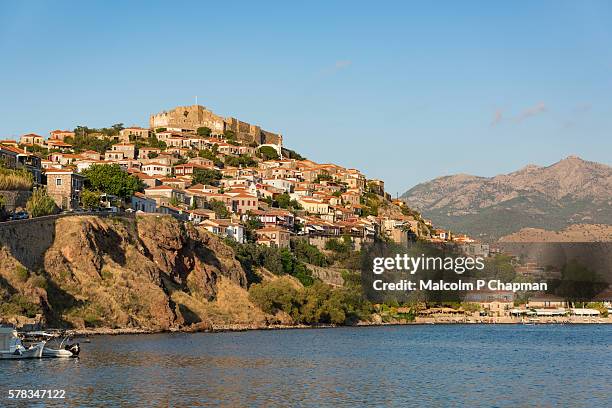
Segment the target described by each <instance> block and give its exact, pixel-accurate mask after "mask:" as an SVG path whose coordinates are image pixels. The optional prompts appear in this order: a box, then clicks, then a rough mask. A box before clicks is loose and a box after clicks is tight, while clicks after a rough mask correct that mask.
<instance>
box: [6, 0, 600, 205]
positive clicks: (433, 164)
mask: <svg viewBox="0 0 612 408" xmlns="http://www.w3.org/2000/svg"><path fill="white" fill-rule="evenodd" d="M294 3H296V2H244V3H232V2H206V3H205V2H187V1H183V2H176V3H173V2H168V1H164V2H150V1H146V2H145V1H143V2H121V3H119V2H116V3H115V4H111V2H102V1H99V2H90V1H87V2H83V1H81V2H45V1H41V2H32V1H24V2H2V3H0V55H1V59H0V74H1V76H0V77H1V78H2V80H1V86H0V112H2V114H1V116H0V117H1V120H0V138H13V137H18V136H19V135H21V134H23V133H27V132H36V133H39V134H44V135H47V134H48V131H49V130H52V129H56V128H74V127H75V126H76V125H79V124H82V125H87V126H90V127H98V126H105V125H111V124H113V123H118V122H123V123H125V124H126V125H131V124H138V125H146V124H147V120H148V115H149V114H150V113H153V112H158V111H160V110H163V109H168V108H171V107H173V106H176V105H179V104H192V103H193V101H194V97H195V96H196V95H197V96H198V98H199V102H200V103H201V104H203V105H205V106H207V107H209V108H211V109H212V110H213V111H215V112H217V113H219V114H222V115H224V116H228V115H232V116H235V117H238V118H240V119H243V120H246V121H250V122H254V123H257V124H260V125H261V126H262V127H263V128H265V129H269V130H271V131H278V132H281V133H283V134H284V135H285V144H286V145H287V146H288V147H290V148H293V149H295V150H297V151H299V152H301V153H302V154H304V155H306V156H308V157H309V158H312V159H313V160H316V161H319V162H337V163H339V164H342V165H346V166H350V167H356V168H359V169H361V170H363V171H364V172H365V173H366V174H367V176H368V177H371V178H374V177H376V178H382V179H384V180H385V181H386V182H387V190H388V191H389V192H391V193H392V194H393V195H395V193H396V192H400V193H401V192H403V191H404V190H406V189H407V188H409V187H411V186H413V185H415V184H416V183H419V182H422V181H425V180H428V179H430V178H433V177H436V176H440V175H445V174H451V173H471V174H477V175H486V176H490V175H495V174H499V173H503V172H508V171H512V170H515V169H518V168H520V167H522V166H524V165H526V164H528V163H536V164H545V165H548V164H551V163H553V162H555V161H557V160H559V159H561V158H563V157H565V156H568V155H570V154H577V155H579V156H581V157H583V158H585V159H588V160H593V161H599V162H604V163H607V164H611V163H610V162H611V158H612V3H610V2H606V1H601V2H596V1H571V2H563V1H538V2H533V1H522V2H521V1H516V2H514V1H513V2H488V1H483V2H477V1H462V2H458V1H446V2H421V3H416V2H380V3H373V2H355V1H350V2H333V4H329V3H331V2H320V3H315V2H303V3H304V4H294ZM306 3H307V4H306Z"/></svg>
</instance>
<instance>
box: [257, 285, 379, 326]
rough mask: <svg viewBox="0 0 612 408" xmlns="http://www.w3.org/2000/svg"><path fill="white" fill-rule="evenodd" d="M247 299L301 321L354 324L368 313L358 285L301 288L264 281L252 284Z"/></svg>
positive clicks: (368, 306)
mask: <svg viewBox="0 0 612 408" xmlns="http://www.w3.org/2000/svg"><path fill="white" fill-rule="evenodd" d="M249 298H250V299H251V301H252V302H253V303H255V304H256V305H257V306H259V307H260V308H261V309H262V310H263V311H264V312H266V313H270V314H275V313H277V312H278V311H283V312H285V313H287V314H288V315H289V316H291V318H292V319H293V320H294V321H295V322H297V323H304V324H321V323H322V324H353V323H355V322H356V321H359V320H367V319H369V317H370V313H371V305H370V304H369V303H368V302H367V301H365V300H363V297H362V296H361V294H360V292H359V289H358V288H352V287H345V288H336V289H334V288H332V287H330V286H329V285H327V284H325V283H323V282H315V283H314V284H313V285H312V286H310V287H307V288H300V289H298V288H296V287H295V286H294V285H292V284H291V283H290V282H289V281H287V280H283V279H277V280H274V281H268V282H263V283H259V284H254V285H252V286H251V288H250V289H249Z"/></svg>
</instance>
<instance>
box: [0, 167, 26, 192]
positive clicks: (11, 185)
mask: <svg viewBox="0 0 612 408" xmlns="http://www.w3.org/2000/svg"><path fill="white" fill-rule="evenodd" d="M32 181H33V178H32V173H30V172H29V171H27V170H25V169H20V170H12V169H7V168H6V167H0V190H10V191H12V190H30V189H31V188H32Z"/></svg>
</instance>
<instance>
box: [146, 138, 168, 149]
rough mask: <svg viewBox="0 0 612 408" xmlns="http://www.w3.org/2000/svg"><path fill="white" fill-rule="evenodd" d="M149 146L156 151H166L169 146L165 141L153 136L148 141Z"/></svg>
mask: <svg viewBox="0 0 612 408" xmlns="http://www.w3.org/2000/svg"><path fill="white" fill-rule="evenodd" d="M148 143H149V146H150V147H154V148H156V149H161V150H166V148H167V147H168V145H167V144H166V142H164V141H163V140H159V139H158V138H157V136H155V135H153V136H151V137H150V138H149V140H148Z"/></svg>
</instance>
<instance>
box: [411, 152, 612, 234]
mask: <svg viewBox="0 0 612 408" xmlns="http://www.w3.org/2000/svg"><path fill="white" fill-rule="evenodd" d="M611 191H612V167H610V166H607V165H605V164H599V163H594V162H588V161H584V160H582V159H580V158H578V157H575V156H570V157H568V158H566V159H564V160H561V161H559V162H557V163H555V164H553V165H551V166H548V167H540V166H535V165H529V166H526V167H524V168H523V169H521V170H518V171H516V172H513V173H510V174H502V175H499V176H495V177H491V178H488V177H477V176H470V175H465V174H458V175H453V176H446V177H440V178H437V179H434V180H432V181H429V182H426V183H422V184H419V185H417V186H415V187H413V188H411V189H410V190H408V191H407V192H406V193H404V194H403V195H402V199H403V200H404V201H405V202H406V203H407V204H408V205H409V206H411V207H414V208H416V209H418V210H420V211H422V212H423V215H424V216H426V217H429V218H432V219H434V220H435V222H436V224H438V225H440V226H442V227H444V228H450V229H451V230H455V231H462V232H467V233H469V234H471V235H474V236H480V237H481V238H483V239H489V240H494V239H496V238H499V237H501V236H503V235H507V234H510V233H512V232H516V231H518V230H520V229H521V228H525V227H534V228H545V229H554V230H557V229H562V228H565V227H566V226H567V225H569V224H576V223H589V224H612V196H611V194H610V192H611Z"/></svg>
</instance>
